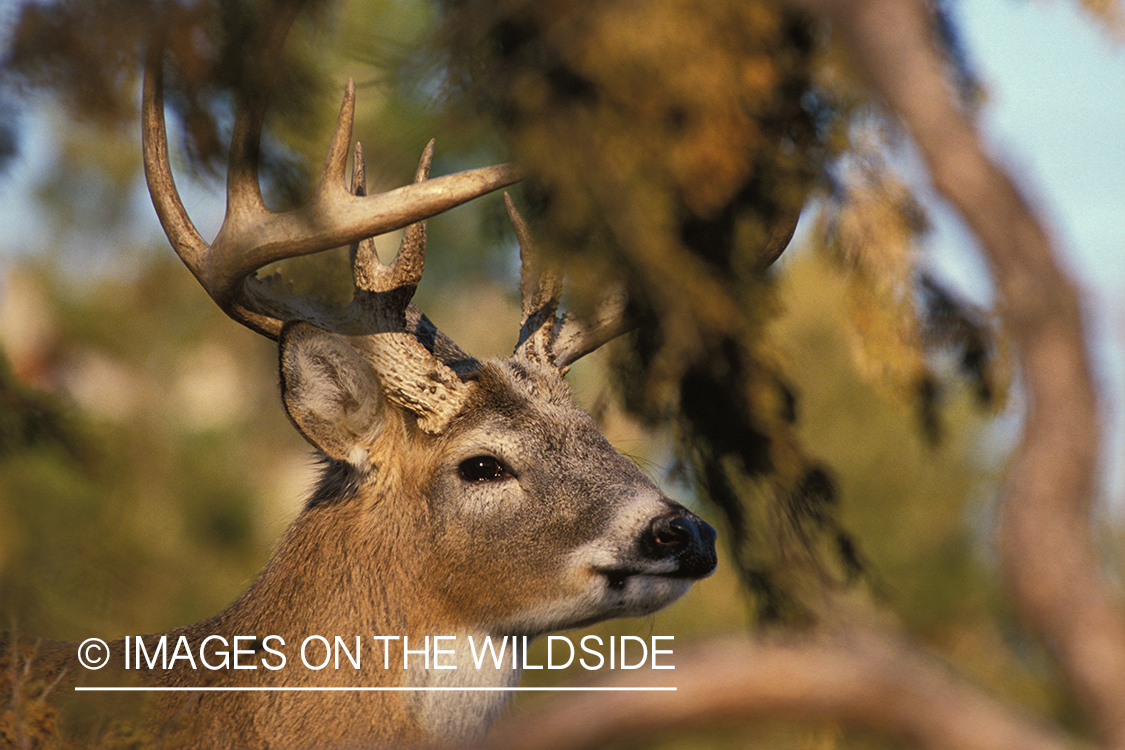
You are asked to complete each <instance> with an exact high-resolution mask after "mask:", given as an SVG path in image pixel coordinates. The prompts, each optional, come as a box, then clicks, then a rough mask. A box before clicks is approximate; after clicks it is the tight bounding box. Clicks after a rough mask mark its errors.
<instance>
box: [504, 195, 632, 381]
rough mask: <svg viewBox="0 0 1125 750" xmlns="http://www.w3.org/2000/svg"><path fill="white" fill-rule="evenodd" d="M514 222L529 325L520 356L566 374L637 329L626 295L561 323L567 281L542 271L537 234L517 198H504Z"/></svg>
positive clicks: (615, 296)
mask: <svg viewBox="0 0 1125 750" xmlns="http://www.w3.org/2000/svg"><path fill="white" fill-rule="evenodd" d="M504 205H505V206H506V207H507V209H508V218H509V219H510V220H511V222H512V227H513V228H514V229H515V232H516V239H517V241H518V242H519V246H520V259H521V261H522V265H521V267H520V297H521V303H520V307H521V308H522V311H523V322H522V323H521V324H520V338H519V343H518V345H517V346H516V356H519V357H525V358H527V359H530V360H533V361H536V362H543V363H545V364H551V365H554V366H555V367H557V368H559V369H560V370H563V371H565V370H566V369H567V367H568V366H570V365H571V364H572V363H574V362H576V361H577V360H579V359H580V358H582V357H584V356H585V355H587V354H589V353H590V352H592V351H594V350H595V349H597V348H598V347H599V346H601V345H602V344H605V343H606V342H608V341H610V340H611V339H614V338H616V337H618V336H620V335H621V334H623V333H626V332H627V331H630V330H632V329H633V328H634V327H636V323H635V322H634V321H632V320H630V318H629V317H628V315H627V314H626V304H627V302H628V299H627V297H626V295H625V293H624V291H619V292H616V293H614V294H611V295H609V296H608V297H606V298H605V300H603V302H602V304H601V305H600V306H599V307H598V309H597V310H596V311H595V312H594V315H593V316H592V317H591V318H589V319H585V320H580V319H578V318H575V317H573V316H571V315H569V314H568V315H566V316H564V317H563V318H562V319H560V318H559V317H558V314H557V312H558V308H559V296H560V294H561V292H562V278H561V277H560V276H559V275H558V274H557V273H555V272H554V271H553V270H552V269H545V268H543V267H542V259H541V258H540V256H539V253H538V251H537V250H536V249H535V243H534V240H533V239H532V237H531V229H530V228H529V227H528V226H527V222H526V221H524V218H523V217H522V216H520V213H519V211H517V210H516V206H515V204H514V203H513V202H512V199H511V197H510V196H509V195H508V194H507V193H505V194H504Z"/></svg>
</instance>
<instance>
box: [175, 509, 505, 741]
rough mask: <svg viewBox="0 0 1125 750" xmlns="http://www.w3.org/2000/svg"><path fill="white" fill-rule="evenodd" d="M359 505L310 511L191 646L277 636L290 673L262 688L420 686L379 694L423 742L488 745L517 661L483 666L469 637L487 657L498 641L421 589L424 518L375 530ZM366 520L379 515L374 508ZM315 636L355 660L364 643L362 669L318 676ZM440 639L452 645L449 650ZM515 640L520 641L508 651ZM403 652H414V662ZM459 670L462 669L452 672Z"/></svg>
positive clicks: (268, 677) (382, 522) (196, 629)
mask: <svg viewBox="0 0 1125 750" xmlns="http://www.w3.org/2000/svg"><path fill="white" fill-rule="evenodd" d="M352 505H353V506H354V507H343V506H336V507H333V506H328V505H326V506H324V507H311V508H308V509H306V510H305V511H304V512H303V513H302V514H301V516H300V517H299V518H298V519H297V520H296V521H295V522H294V523H293V525H292V526H291V527H290V529H289V531H288V533H287V534H286V536H285V538H284V540H283V541H282V543H281V545H280V546H279V548H278V550H277V552H276V553H275V554H274V556H273V558H272V559H271V560H270V563H269V564H268V565H267V567H266V569H265V570H264V571H263V572H262V574H261V576H260V577H259V578H258V579H257V581H256V582H255V583H254V584H253V585H252V586H251V587H250V588H249V589H248V590H247V591H246V593H245V594H244V595H243V596H242V597H241V598H240V599H239V600H238V601H237V602H235V603H234V604H233V605H232V606H231V607H230V608H229V609H228V610H226V611H225V612H223V613H221V614H219V615H217V616H216V617H215V618H212V619H211V620H208V621H204V622H201V623H198V624H197V625H195V626H191V627H190V628H189V629H187V630H190V631H193V632H192V636H193V637H192V640H195V641H199V640H202V639H203V638H205V637H207V636H208V635H213V634H218V635H224V636H226V637H228V638H230V637H233V636H235V635H253V636H256V637H257V638H259V639H261V638H264V637H265V636H266V635H276V636H279V637H280V638H282V639H283V640H284V644H285V646H284V651H285V653H286V656H287V666H286V667H285V668H284V669H281V670H277V671H276V672H268V673H267V672H265V671H264V670H261V669H259V670H257V671H256V672H255V673H254V677H253V679H254V680H256V681H257V682H258V683H259V684H260V683H262V682H264V681H270V682H273V683H276V684H277V685H286V686H294V687H307V686H333V687H360V686H362V687H394V688H417V689H418V691H417V692H413V691H405V692H395V693H387V694H383V693H380V694H377V695H378V696H380V697H379V700H381V701H383V702H386V701H390V702H397V703H398V706H397V707H396V708H397V711H400V712H402V713H401V714H400V715H402V716H403V717H404V718H406V719H407V721H408V723H409V724H411V725H413V726H414V727H415V728H416V730H417V732H418V736H420V737H425V738H427V739H428V740H439V741H453V740H463V739H465V738H471V737H476V736H480V735H482V734H483V733H484V732H485V731H487V729H488V727H489V726H490V725H491V724H492V722H493V721H494V719H495V718H496V716H497V715H498V713H499V712H500V710H501V709H502V708H503V706H504V704H505V702H506V701H507V699H508V697H509V693H508V692H507V691H504V690H498V689H497V688H506V687H512V686H514V685H515V683H516V682H517V681H518V680H519V676H520V669H519V662H518V660H517V659H513V658H512V657H511V656H510V652H507V651H506V652H505V658H504V659H503V660H502V662H501V664H500V666H497V665H496V663H495V662H494V661H492V660H488V661H484V662H482V664H481V667H480V668H478V667H477V665H476V663H475V662H474V660H473V658H472V651H471V649H470V648H469V638H470V637H472V638H473V639H474V643H475V644H477V645H478V648H479V646H480V644H482V643H483V642H484V638H485V637H486V636H488V635H490V634H488V633H484V632H478V631H477V630H475V629H473V628H471V627H468V626H464V625H460V626H459V625H455V624H450V623H451V622H452V620H451V619H450V618H449V616H448V614H442V611H443V610H442V605H441V604H440V603H439V602H438V601H437V600H436V599H433V598H431V597H427V595H426V594H425V592H424V591H423V590H420V587H419V586H418V585H417V582H418V581H420V580H421V579H422V578H423V576H422V575H421V571H420V570H415V569H414V566H415V565H416V563H415V562H414V561H415V560H417V559H419V558H420V557H421V556H420V555H411V554H408V553H407V552H406V551H404V549H403V546H404V545H408V544H409V543H410V542H409V541H408V540H409V536H410V535H409V530H410V528H411V527H412V526H416V525H417V524H418V520H417V519H409V518H400V519H397V523H395V522H391V521H389V520H388V519H386V518H385V517H383V518H380V519H379V522H378V523H377V524H370V525H368V524H366V523H364V518H363V517H362V516H363V515H364V513H365V510H364V508H363V506H362V505H361V504H360V503H353V504H352ZM387 505H390V504H389V503H388V504H387ZM388 512H391V509H390V508H386V509H384V508H379V509H378V511H377V512H376V514H375V515H377V514H378V513H383V514H384V516H385V514H386V513H388ZM366 515H367V516H368V517H370V516H371V515H372V513H371V511H370V509H368V510H367V511H366ZM380 530H382V531H380ZM373 561H377V563H375V562H373ZM310 636H321V637H323V638H324V639H326V640H327V642H328V643H330V644H333V645H334V641H335V637H336V636H339V637H340V638H341V639H342V641H343V643H344V644H346V645H347V647H348V648H349V649H351V650H353V651H355V650H356V649H355V644H356V638H357V636H358V637H359V641H360V645H359V648H358V650H359V653H360V662H361V667H360V669H358V670H357V669H353V668H352V666H351V664H350V663H347V662H342V663H341V665H340V666H341V668H339V669H337V668H335V667H334V665H332V664H330V665H329V666H328V667H326V668H323V669H319V670H313V669H309V668H307V667H306V666H305V665H304V664H303V663H302V661H301V656H300V648H301V644H302V642H303V641H304V640H305V639H307V638H309V637H310ZM435 636H443V637H444V638H443V640H442V641H441V642H440V643H439V642H438V641H435ZM492 637H493V639H494V640H498V639H497V638H496V636H495V635H493V636H492ZM512 642H513V639H511V638H509V639H508V644H507V647H508V648H509V649H510V648H511V644H512ZM275 643H276V642H275ZM427 645H428V646H429V649H431V657H432V656H433V651H432V649H434V648H435V646H437V647H440V648H443V649H444V648H449V649H452V654H443V655H440V657H439V658H438V659H437V660H435V661H433V662H431V663H430V668H429V669H427V668H426V665H425V663H424V662H425V659H426V657H425V656H424V655H423V654H420V653H418V652H419V651H422V650H423V649H425V648H426V647H427ZM404 647H405V648H409V649H410V651H412V652H414V653H413V654H405V655H404V653H403V652H404ZM308 653H309V655H310V657H312V655H313V654H314V653H315V654H316V655H317V658H318V659H319V658H323V656H324V654H325V651H324V648H323V646H322V645H320V644H319V643H318V644H313V645H312V646H311V647H310V649H309V651H308ZM404 657H405V662H404ZM404 663H405V664H406V665H407V668H405V669H404V668H403V666H404ZM439 663H440V664H441V665H442V667H443V668H441V669H438V668H436V667H437V665H438V664H439ZM449 666H452V667H454V668H452V669H449V668H445V667H449ZM238 678H239V676H238V675H234V676H232V680H237V679H238ZM247 681H248V680H247ZM432 688H442V689H441V690H432ZM448 688H465V690H456V691H453V690H448ZM360 695H362V694H360ZM367 695H371V694H367ZM372 698H373V700H374V699H375V698H374V696H372Z"/></svg>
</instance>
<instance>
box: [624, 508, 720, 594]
mask: <svg viewBox="0 0 1125 750" xmlns="http://www.w3.org/2000/svg"><path fill="white" fill-rule="evenodd" d="M641 546H642V551H643V552H644V554H645V555H646V556H647V557H650V558H652V559H656V560H663V559H668V558H671V559H673V560H675V561H676V563H677V567H676V570H675V571H673V572H671V573H669V575H672V576H676V577H682V578H703V577H704V576H707V575H710V573H711V571H713V570H714V569H715V563H716V562H717V558H716V556H715V529H714V528H713V527H712V526H711V524H709V523H707V522H706V521H704V520H703V519H702V518H700V517H699V516H697V515H695V514H694V513H689V512H687V511H680V512H677V513H673V514H671V515H667V516H660V517H658V518H655V519H653V521H652V523H651V524H649V528H648V533H647V534H645V535H644V537H643V539H642V542H641Z"/></svg>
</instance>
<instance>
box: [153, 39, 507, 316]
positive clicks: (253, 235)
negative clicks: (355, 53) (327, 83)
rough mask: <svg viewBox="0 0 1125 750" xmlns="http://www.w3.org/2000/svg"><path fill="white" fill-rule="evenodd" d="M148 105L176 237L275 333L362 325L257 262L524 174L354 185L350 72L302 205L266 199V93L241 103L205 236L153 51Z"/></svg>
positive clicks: (184, 251)
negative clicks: (349, 176) (180, 179)
mask: <svg viewBox="0 0 1125 750" xmlns="http://www.w3.org/2000/svg"><path fill="white" fill-rule="evenodd" d="M142 110H143V112H142V141H143V150H144V164H145V176H146V179H147V181H148V186H149V193H150V194H151V196H152V202H153V206H154V207H155V208H156V213H157V215H158V216H159V218H160V223H161V225H162V226H163V227H164V231H165V233H166V234H167V235H168V239H169V241H170V242H171V243H172V246H173V248H175V250H176V253H177V254H178V255H179V256H180V258H181V259H182V260H183V261H184V263H185V264H186V265H187V267H188V268H189V269H190V270H191V272H192V273H193V274H194V275H195V277H196V278H197V279H198V280H199V282H200V284H202V285H203V288H204V289H205V290H206V291H207V293H208V294H210V295H211V298H212V299H214V300H215V302H216V303H217V304H218V305H219V307H220V308H222V310H223V311H224V312H226V313H227V315H229V316H230V317H231V318H233V319H234V320H237V321H238V322H239V323H242V324H243V325H245V326H247V327H249V328H251V329H253V330H255V331H258V332H259V333H262V334H263V335H266V336H269V337H271V338H277V336H278V334H279V333H280V331H281V326H282V324H283V323H284V322H285V321H286V320H291V319H302V320H308V321H310V322H313V323H316V324H317V325H319V326H320V327H322V328H325V329H327V330H332V331H335V332H337V333H344V334H352V335H354V334H360V333H364V332H365V331H362V330H357V329H356V328H355V326H354V323H355V322H356V320H357V316H355V315H354V314H352V313H350V312H347V311H340V310H335V309H332V308H330V307H329V306H327V305H324V304H323V303H321V302H319V301H317V300H315V299H309V298H301V297H297V296H295V295H292V294H290V293H289V292H287V291H286V290H284V289H282V288H280V285H278V284H274V283H271V281H270V280H268V279H266V280H263V279H259V278H257V276H256V275H255V274H256V272H257V270H258V269H260V268H262V267H263V266H265V265H268V264H270V263H273V262H275V261H278V260H282V259H285V258H293V257H297V256H300V255H309V254H312V253H317V252H321V251H323V250H327V249H330V248H334V247H342V246H344V245H349V244H353V243H357V242H359V241H360V240H362V239H364V238H367V237H372V236H374V235H378V234H383V233H386V232H390V231H394V230H396V229H401V228H402V227H405V226H407V225H410V224H414V223H416V222H418V221H420V220H422V219H425V218H427V217H430V216H433V215H435V214H438V213H441V212H442V211H446V210H448V209H450V208H452V207H454V206H457V205H460V204H462V203H465V202H466V201H469V200H471V199H473V198H476V197H478V196H480V195H484V194H485V193H488V192H491V191H493V190H496V189H497V188H500V187H504V186H505V185H510V184H512V183H513V182H516V181H518V179H519V177H518V176H517V174H516V170H515V169H514V168H513V167H512V166H510V165H500V166H494V167H484V168H481V169H474V170H469V171H467V172H461V173H458V174H453V175H447V176H445V177H439V178H436V179H433V180H430V179H425V178H423V179H421V180H419V181H416V182H415V183H413V184H411V185H407V186H405V187H400V188H397V189H394V190H390V191H388V192H385V193H379V194H376V195H354V194H352V193H351V192H350V191H349V190H348V188H347V185H346V182H345V169H346V163H347V156H348V148H349V144H350V141H351V132H352V119H353V115H354V110H355V85H354V83H352V82H351V81H349V82H348V86H347V90H346V92H345V94H344V101H343V104H342V105H341V107H340V116H339V120H338V122H337V126H336V133H335V135H334V136H333V138H332V144H331V146H330V147H329V150H328V156H327V158H326V159H325V162H324V168H323V169H322V171H321V174H320V179H319V181H318V183H317V186H316V192H315V194H314V195H313V197H312V199H311V200H310V201H309V202H308V203H307V204H305V205H304V206H302V207H300V208H297V209H294V210H292V211H288V212H285V213H275V212H273V211H270V210H269V209H267V208H266V207H265V204H264V203H263V202H262V195H261V188H260V185H259V182H258V145H259V138H260V134H261V127H262V118H263V113H264V101H263V100H262V99H261V97H258V98H256V99H255V100H254V101H252V102H251V103H250V104H249V105H248V106H244V107H242V108H240V110H239V113H238V115H237V117H236V120H235V125H234V135H233V139H232V143H231V151H230V166H229V171H228V176H227V213H226V217H225V218H224V220H223V224H222V227H221V228H220V229H219V233H218V234H217V235H216V237H215V239H214V240H213V241H212V242H211V243H210V244H208V243H207V242H205V241H204V240H203V238H202V237H201V236H200V234H199V232H198V230H197V229H196V228H195V225H194V224H193V223H192V221H191V218H190V217H189V216H188V214H187V211H186V210H185V209H184V206H183V203H182V201H181V200H180V196H179V193H178V192H177V190H176V185H175V182H174V180H173V178H172V171H171V167H170V166H169V160H168V140H167V133H166V131H165V125H164V106H163V73H162V65H161V60H160V55H159V54H157V53H156V52H154V54H152V55H150V58H149V60H148V64H147V65H146V68H145V79H144V99H143V104H142ZM427 169H428V167H427ZM395 267H396V268H397V267H399V264H397V263H396V264H395ZM403 267H405V266H403ZM360 274H361V275H362V274H363V272H362V270H361V271H360ZM357 283H362V282H357ZM415 283H416V281H415Z"/></svg>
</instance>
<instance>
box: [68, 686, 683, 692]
mask: <svg viewBox="0 0 1125 750" xmlns="http://www.w3.org/2000/svg"><path fill="white" fill-rule="evenodd" d="M74 690H75V691H76V692H99V693H266V692H292V693H379V692H382V693H393V692H408V693H409V692H415V693H417V692H443V691H445V692H449V691H458V692H506V693H508V692H587V693H597V692H602V693H604V692H658V691H664V692H666V691H675V690H676V688H674V687H120V686H118V687H114V686H110V687H76V688H74Z"/></svg>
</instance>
